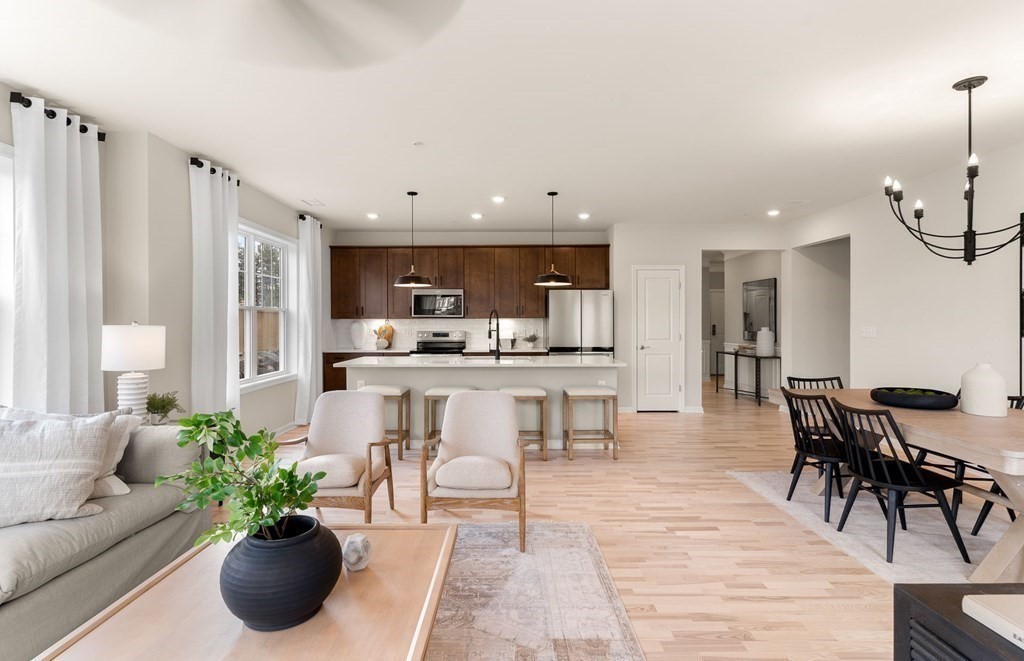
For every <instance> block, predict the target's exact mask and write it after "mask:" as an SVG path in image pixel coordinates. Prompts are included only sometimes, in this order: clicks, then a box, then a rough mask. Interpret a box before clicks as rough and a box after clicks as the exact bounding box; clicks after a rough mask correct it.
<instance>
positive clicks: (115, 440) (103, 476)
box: [0, 407, 144, 500]
mask: <svg viewBox="0 0 1024 661" xmlns="http://www.w3.org/2000/svg"><path fill="white" fill-rule="evenodd" d="M130 410H131V409H118V410H117V411H114V412H113V413H115V414H117V418H115V419H114V424H112V425H111V426H110V437H109V438H108V439H107V449H106V452H104V454H103V468H102V469H101V470H100V474H99V476H98V477H97V478H96V484H95V485H94V487H93V490H92V493H91V494H90V495H89V500H92V499H94V498H106V497H108V496H124V495H125V494H128V493H131V489H129V488H128V485H127V484H125V483H124V482H122V481H121V479H120V478H119V477H117V476H116V475H114V470H115V469H116V468H117V465H118V464H119V463H121V458H122V457H124V449H125V448H126V447H127V446H128V440H129V439H130V438H131V435H132V432H133V431H135V429H136V428H138V427H139V425H141V424H142V423H143V421H144V418H141V417H139V416H137V415H128V411H130ZM96 415H100V414H90V415H85V416H82V415H66V414H62V413H40V412H39V411H31V410H29V409H19V408H13V407H0V420H64V421H68V420H77V419H80V418H88V417H94V416H96Z"/></svg>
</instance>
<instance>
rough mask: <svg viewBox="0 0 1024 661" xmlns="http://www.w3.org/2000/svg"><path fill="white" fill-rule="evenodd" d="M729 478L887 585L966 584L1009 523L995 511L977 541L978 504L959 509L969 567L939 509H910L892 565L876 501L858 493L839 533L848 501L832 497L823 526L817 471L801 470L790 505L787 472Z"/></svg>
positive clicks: (1003, 514) (915, 498) (969, 502)
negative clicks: (816, 489)
mask: <svg viewBox="0 0 1024 661" xmlns="http://www.w3.org/2000/svg"><path fill="white" fill-rule="evenodd" d="M729 475H730V476H732V477H733V478H735V479H737V480H739V481H740V482H742V483H743V484H745V485H747V486H748V487H750V488H751V489H752V490H753V491H754V492H756V493H758V494H760V495H761V496H763V497H764V498H765V499H767V500H768V501H769V502H771V503H773V504H774V505H776V506H777V507H778V508H780V509H782V510H784V511H785V512H786V513H787V514H789V515H790V516H792V517H793V518H794V519H796V520H797V521H799V522H800V523H802V524H803V525H804V526H806V527H807V528H809V529H810V530H813V531H814V532H816V533H817V534H818V535H820V536H821V537H822V538H824V539H825V540H827V541H829V542H831V543H832V544H833V545H834V546H836V547H837V548H839V550H841V551H843V552H844V553H846V554H847V555H849V556H851V557H852V558H854V559H855V560H857V561H858V562H860V563H861V564H862V565H864V566H865V567H867V568H868V569H870V570H871V571H872V572H874V573H875V574H877V575H878V576H880V577H882V578H883V579H885V580H886V581H889V582H890V583H964V582H966V581H967V577H968V576H970V575H971V573H972V572H973V571H974V570H975V569H976V568H977V567H978V563H980V562H981V561H982V560H983V559H984V558H985V556H986V555H987V554H988V552H989V551H990V550H991V549H992V546H993V545H994V544H995V543H996V540H998V539H999V538H1000V537H1001V536H1002V535H1003V533H1004V532H1005V531H1006V528H1007V527H1008V526H1009V523H1010V522H1009V519H1007V518H1006V511H1005V510H1002V509H1001V508H996V509H994V510H993V512H992V514H991V515H990V516H989V517H988V519H987V520H986V521H985V525H984V527H983V528H982V529H981V532H979V533H978V536H977V537H972V536H971V535H970V532H971V527H972V526H974V521H975V519H977V518H978V511H979V509H980V506H979V505H978V503H979V502H980V501H978V500H977V499H974V498H968V499H965V502H964V503H963V504H962V505H961V506H960V513H959V515H958V517H957V527H958V528H959V529H960V535H961V536H962V537H963V538H964V545H965V546H966V547H967V553H968V554H970V556H971V562H972V563H973V564H967V563H965V562H964V561H963V559H961V557H960V553H959V552H958V551H957V550H956V544H955V543H954V542H953V536H952V535H951V534H950V532H949V528H948V527H947V526H946V521H945V519H943V517H942V513H941V512H940V511H939V509H938V508H937V507H928V508H924V509H908V510H907V529H906V530H900V528H899V526H897V527H896V543H895V546H894V547H893V561H892V564H890V563H887V562H886V561H885V517H884V516H882V511H881V509H880V508H879V507H878V501H877V500H876V499H875V498H874V496H872V495H870V494H868V493H865V492H861V494H860V495H858V496H857V500H856V502H854V504H853V510H852V511H851V512H850V518H849V519H848V520H847V522H846V527H845V528H843V532H838V531H837V530H836V526H838V525H839V518H840V516H841V515H842V513H843V506H844V505H845V504H846V501H845V500H843V499H841V498H839V496H838V495H834V496H833V500H832V515H831V517H830V518H831V519H832V520H831V522H829V523H825V522H824V521H823V520H822V515H823V513H824V510H823V507H824V499H823V497H822V496H819V495H818V494H816V493H815V492H814V491H813V489H812V487H813V486H814V485H815V483H816V482H817V473H816V472H815V471H813V470H804V472H803V475H802V476H801V479H800V483H799V484H798V485H797V488H796V491H795V492H794V493H793V500H791V501H787V500H786V491H787V490H788V489H789V481H790V479H792V476H791V475H790V474H789V473H786V472H783V471H777V472H763V473H755V472H749V473H747V472H730V473H729ZM912 501H913V502H925V499H924V498H923V497H921V496H911V500H908V501H907V502H912ZM932 502H934V501H932Z"/></svg>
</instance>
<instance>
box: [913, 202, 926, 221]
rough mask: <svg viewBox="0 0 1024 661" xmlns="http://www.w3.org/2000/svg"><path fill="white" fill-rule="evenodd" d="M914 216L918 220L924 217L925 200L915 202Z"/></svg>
mask: <svg viewBox="0 0 1024 661" xmlns="http://www.w3.org/2000/svg"><path fill="white" fill-rule="evenodd" d="M914 218H917V219H918V220H921V219H922V218H924V202H922V201H921V200H918V201H917V202H916V203H915V204H914Z"/></svg>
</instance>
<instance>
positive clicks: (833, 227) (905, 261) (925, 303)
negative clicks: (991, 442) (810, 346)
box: [783, 144, 1024, 393]
mask: <svg viewBox="0 0 1024 661" xmlns="http://www.w3.org/2000/svg"><path fill="white" fill-rule="evenodd" d="M981 156H982V169H981V177H980V178H979V179H978V199H977V209H976V223H977V229H979V230H985V229H995V228H998V227H1002V226H1006V225H1011V224H1013V223H1016V222H1017V221H1018V218H1019V214H1020V212H1021V211H1022V210H1024V187H1022V186H1021V173H1022V172H1024V144H1021V145H1015V146H1012V147H1008V148H1005V149H1002V150H999V151H996V152H990V153H983V154H981ZM881 174H884V173H880V175H881ZM891 174H898V173H891ZM881 178H882V177H881V176H879V181H878V182H877V184H878V185H877V190H874V191H872V193H871V194H870V195H868V196H865V197H863V198H861V199H858V200H855V201H853V202H850V203H847V204H844V205H841V206H837V207H834V208H832V209H829V210H827V211H824V212H822V213H819V214H815V215H813V216H811V217H808V218H806V219H802V220H799V221H794V222H793V223H792V224H791V225H790V227H789V228H788V237H789V238H788V242H789V244H790V245H792V246H804V245H808V244H812V243H818V242H821V241H825V240H829V239H833V238H836V237H843V236H849V237H850V282H851V296H850V322H851V326H852V337H851V342H850V381H851V385H853V386H855V387H868V386H878V385H915V386H923V387H932V388H942V389H944V390H949V391H952V392H956V390H957V388H959V379H960V375H961V374H963V372H965V371H967V370H968V369H970V368H971V367H972V366H973V365H974V364H975V363H977V362H980V361H984V362H989V363H992V364H993V366H994V367H995V368H996V369H998V370H999V371H1000V372H1001V373H1002V374H1003V375H1004V376H1005V377H1006V379H1007V382H1008V384H1009V386H1010V392H1011V393H1016V392H1017V370H1018V362H1017V352H1018V347H1019V333H1018V318H1017V315H1018V294H1017V287H1018V272H1017V268H1018V255H1017V251H1016V249H1015V248H1014V247H1013V246H1010V247H1007V248H1006V249H1004V250H1003V251H1001V252H999V253H997V254H994V255H990V256H988V257H982V258H981V259H979V260H978V261H977V262H975V263H974V265H972V266H967V265H966V264H964V263H963V262H957V261H953V260H945V259H940V258H938V257H936V256H934V255H932V254H930V253H928V252H927V251H926V250H925V248H924V247H923V246H921V245H920V244H919V243H917V241H915V240H914V239H913V238H911V237H910V235H909V234H908V233H907V231H906V230H905V229H903V227H902V226H900V225H899V223H898V222H897V221H896V220H895V219H894V218H893V217H892V214H891V213H890V211H889V209H888V204H887V203H886V199H885V197H884V196H883V195H882V186H881ZM963 181H964V169H963V165H957V166H956V167H951V168H948V169H944V170H942V171H939V172H936V173H934V174H932V175H929V176H926V177H921V178H919V179H915V180H907V181H903V185H904V191H906V194H907V197H908V198H909V199H908V200H907V201H908V202H909V205H908V206H909V208H912V206H913V203H914V200H916V199H917V198H921V199H923V200H924V201H925V204H926V210H927V215H926V218H925V222H924V226H925V228H926V229H927V230H928V231H932V232H936V233H941V234H956V233H959V232H962V231H963V228H964V224H965V207H964V202H963V199H962V196H961V194H962V191H963ZM872 183H874V182H872ZM908 214H909V211H908ZM784 267H785V265H784ZM784 270H785V268H784ZM791 313H792V312H791V311H789V310H788V306H787V314H791ZM864 327H873V328H875V329H876V333H877V337H873V338H869V337H863V336H862V329H863V328H864ZM787 345H789V347H793V346H794V345H793V344H792V343H791V342H790V341H787V339H786V336H784V337H783V351H784V359H785V354H786V353H792V352H791V351H789V350H788V348H787ZM786 373H792V372H791V371H787V372H786Z"/></svg>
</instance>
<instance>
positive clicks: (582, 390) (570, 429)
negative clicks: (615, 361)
mask: <svg viewBox="0 0 1024 661" xmlns="http://www.w3.org/2000/svg"><path fill="white" fill-rule="evenodd" d="M586 401H594V402H602V403H603V406H604V416H603V418H604V423H603V425H602V429H575V428H574V427H575V425H574V423H573V413H574V407H575V405H576V402H586ZM583 440H587V441H593V440H600V441H604V449H605V450H607V449H608V442H609V441H610V442H611V444H612V459H618V458H619V395H618V393H616V392H615V390H613V389H612V388H606V387H604V386H569V387H567V388H565V389H564V390H562V446H563V449H566V450H568V451H569V461H572V458H573V442H574V441H583Z"/></svg>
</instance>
